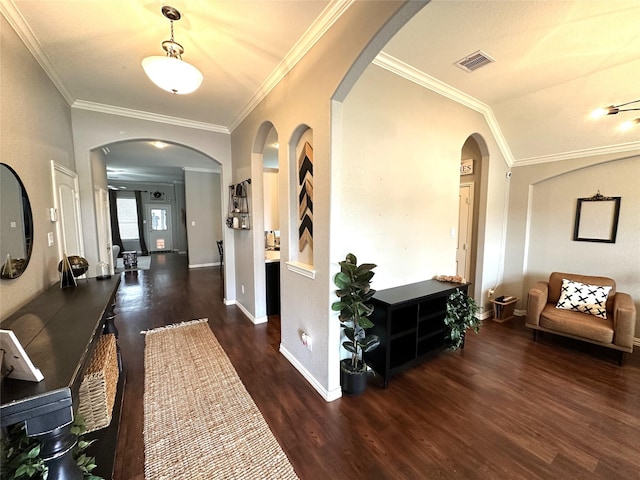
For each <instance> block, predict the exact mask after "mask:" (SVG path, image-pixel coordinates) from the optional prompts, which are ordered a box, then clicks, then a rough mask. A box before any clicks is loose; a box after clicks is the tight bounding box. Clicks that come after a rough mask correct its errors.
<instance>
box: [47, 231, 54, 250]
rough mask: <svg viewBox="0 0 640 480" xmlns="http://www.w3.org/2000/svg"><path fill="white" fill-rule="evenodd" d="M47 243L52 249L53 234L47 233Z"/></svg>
mask: <svg viewBox="0 0 640 480" xmlns="http://www.w3.org/2000/svg"><path fill="white" fill-rule="evenodd" d="M47 242H48V243H49V246H50V247H52V246H53V243H54V242H53V232H49V233H47Z"/></svg>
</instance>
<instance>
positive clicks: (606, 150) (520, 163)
mask: <svg viewBox="0 0 640 480" xmlns="http://www.w3.org/2000/svg"><path fill="white" fill-rule="evenodd" d="M634 151H635V153H636V154H638V155H640V142H628V143H619V144H617V145H607V146H604V147H594V148H585V149H582V150H573V151H569V152H563V153H554V154H552V155H540V156H538V157H529V158H523V159H521V160H516V161H515V162H514V167H524V166H527V165H538V164H540V163H548V162H558V161H562V160H573V159H576V158H584V157H595V156H598V155H612V154H614V155H615V154H618V153H628V152H634Z"/></svg>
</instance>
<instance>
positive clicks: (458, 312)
mask: <svg viewBox="0 0 640 480" xmlns="http://www.w3.org/2000/svg"><path fill="white" fill-rule="evenodd" d="M478 310H479V309H478V304H477V303H476V301H475V300H474V299H473V298H471V297H470V296H468V295H467V294H465V293H463V292H462V291H461V290H456V291H455V292H453V293H452V294H451V295H449V298H448V300H447V314H446V316H445V318H444V324H445V325H446V326H447V327H449V333H448V334H447V338H448V339H449V340H451V347H450V348H451V350H457V349H459V348H462V347H463V346H464V335H465V332H466V331H467V330H468V329H470V328H471V329H473V331H474V332H475V333H478V331H479V330H480V320H479V319H478V318H477V317H476V314H477V313H478Z"/></svg>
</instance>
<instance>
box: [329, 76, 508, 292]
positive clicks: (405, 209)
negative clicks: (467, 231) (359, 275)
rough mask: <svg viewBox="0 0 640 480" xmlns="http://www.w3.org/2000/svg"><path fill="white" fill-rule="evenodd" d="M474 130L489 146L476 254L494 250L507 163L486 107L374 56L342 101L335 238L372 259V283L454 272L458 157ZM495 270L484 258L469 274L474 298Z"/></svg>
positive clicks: (342, 245) (382, 284)
mask: <svg viewBox="0 0 640 480" xmlns="http://www.w3.org/2000/svg"><path fill="white" fill-rule="evenodd" d="M472 134H475V135H480V136H481V137H482V138H483V139H484V142H485V144H486V145H487V149H488V155H487V158H486V160H485V161H486V163H487V167H486V168H485V170H486V172H485V174H486V178H487V181H488V185H489V188H482V185H481V182H477V183H478V188H479V189H480V190H481V192H480V196H479V202H477V203H479V204H482V205H485V207H483V208H482V211H483V215H482V217H483V225H484V228H483V232H482V234H481V236H480V237H481V241H480V242H478V243H479V244H480V245H481V246H480V247H479V254H478V257H479V259H480V261H481V262H482V261H483V259H484V258H486V257H491V258H493V257H496V256H500V255H501V251H500V244H501V242H500V241H499V239H500V234H501V230H502V219H503V218H504V202H503V199H504V195H505V194H506V191H507V186H508V185H507V184H506V182H504V181H503V178H504V174H505V173H506V171H507V169H508V167H507V165H506V163H505V161H504V158H503V157H502V155H501V154H500V151H499V148H498V145H497V144H496V142H495V141H494V139H493V138H492V136H491V132H490V130H489V128H488V125H487V123H486V122H485V120H484V118H483V116H482V115H481V114H479V113H477V112H475V111H472V110H470V109H468V108H466V107H464V106H462V105H460V104H458V103H456V102H453V101H451V100H449V99H447V98H445V97H442V96H441V95H438V94H436V93H433V92H431V91H429V90H426V89H424V88H422V87H420V86H418V85H416V84H414V83H411V82H409V81H407V80H404V79H402V78H400V77H398V76H397V75H394V74H392V73H390V72H388V71H386V70H383V69H381V68H379V67H376V66H374V65H372V66H370V67H369V68H368V69H367V70H366V71H365V73H364V74H363V75H362V77H361V78H360V80H359V81H358V82H357V83H356V85H355V86H354V88H353V90H352V91H351V93H350V95H349V96H348V97H347V99H346V100H345V102H344V105H343V128H342V136H343V143H342V145H343V148H342V152H341V156H340V157H341V158H340V159H336V157H334V158H333V164H332V170H333V172H334V174H333V186H332V192H333V196H334V198H333V201H335V202H339V203H338V204H339V209H338V211H337V213H336V218H334V219H333V220H334V221H335V222H336V227H335V228H334V229H333V233H332V242H334V244H335V245H339V248H340V255H341V257H342V256H344V254H346V253H347V252H349V251H352V252H353V253H355V254H356V256H358V257H359V259H360V260H362V261H367V262H372V263H376V264H377V265H378V268H377V269H376V276H375V277H374V282H373V286H374V288H376V289H383V288H389V287H394V286H398V285H405V284H408V283H413V282H418V281H422V280H427V279H430V278H432V277H433V276H435V275H454V274H455V272H456V264H455V254H456V246H457V241H456V238H455V236H454V238H451V237H452V235H451V232H452V229H454V230H457V228H458V195H459V185H460V179H461V177H460V174H459V173H460V157H461V151H462V147H463V145H464V143H465V141H466V140H467V139H468V137H469V136H470V135H472ZM478 154H479V152H478ZM338 199H339V200H338ZM480 200H481V201H480ZM454 235H455V234H454ZM489 239H491V240H489ZM498 274H499V272H498V263H497V262H490V263H488V264H487V263H486V262H485V268H484V278H483V276H482V275H481V274H478V275H477V276H476V278H473V279H470V281H471V282H472V283H474V287H476V288H475V290H476V291H477V292H479V294H478V295H477V296H478V302H479V303H481V304H483V300H484V299H485V298H486V295H482V293H480V292H484V291H485V290H487V289H488V288H491V287H492V286H493V283H494V281H495V280H494V279H495V277H496V276H497V275H498ZM484 303H486V302H484Z"/></svg>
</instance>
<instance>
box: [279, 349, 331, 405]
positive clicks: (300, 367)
mask: <svg viewBox="0 0 640 480" xmlns="http://www.w3.org/2000/svg"><path fill="white" fill-rule="evenodd" d="M280 353H281V354H282V355H283V356H284V358H286V359H287V360H288V361H289V363H290V364H291V365H293V366H294V368H295V369H296V370H298V372H300V373H301V374H302V376H303V377H304V378H305V379H306V380H307V382H309V383H310V384H311V386H312V387H313V388H314V389H315V390H316V392H318V393H319V394H320V396H321V397H322V398H324V399H325V401H327V402H333V401H334V400H337V399H338V398H340V397H342V389H341V388H337V389H335V390H331V391H329V390H327V389H326V388H324V387H323V386H322V385H321V384H320V382H318V380H317V379H316V378H315V377H314V376H313V375H311V373H310V372H309V371H308V370H307V369H306V368H304V366H303V365H302V364H301V363H300V362H298V360H297V359H296V357H294V356H293V355H292V354H291V352H289V350H287V349H286V348H284V347H283V346H282V344H280Z"/></svg>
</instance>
